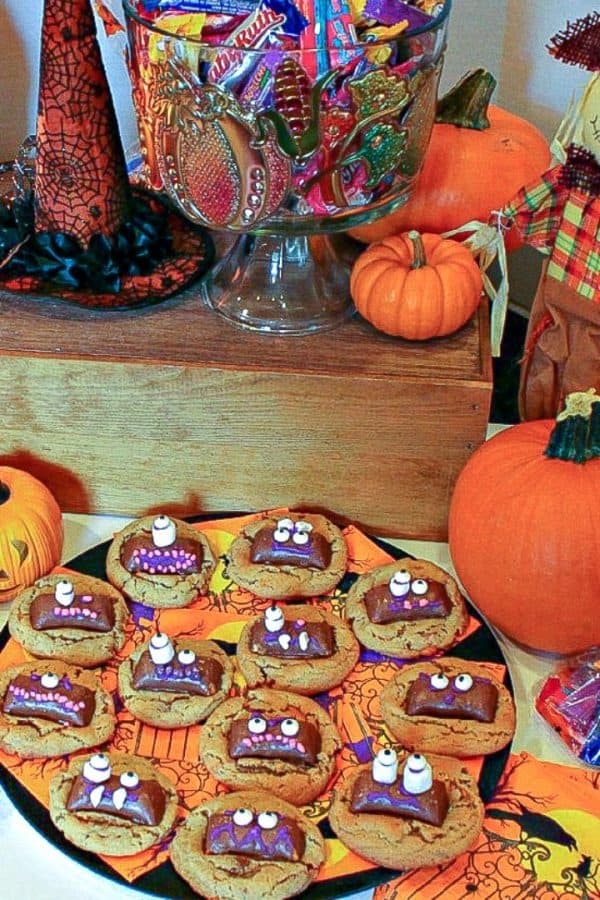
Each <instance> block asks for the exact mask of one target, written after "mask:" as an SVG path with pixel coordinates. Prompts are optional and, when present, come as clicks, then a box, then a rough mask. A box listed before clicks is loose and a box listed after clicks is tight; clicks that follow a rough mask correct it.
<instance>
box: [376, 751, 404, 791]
mask: <svg viewBox="0 0 600 900" xmlns="http://www.w3.org/2000/svg"><path fill="white" fill-rule="evenodd" d="M372 775H373V781H376V782H377V783H378V784H394V782H395V781H396V779H397V777H398V754H397V753H396V751H395V750H393V749H392V748H391V747H384V748H383V749H382V750H380V751H379V753H378V754H377V756H376V757H375V759H374V760H373V769H372Z"/></svg>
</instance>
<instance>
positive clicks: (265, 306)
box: [125, 0, 451, 334]
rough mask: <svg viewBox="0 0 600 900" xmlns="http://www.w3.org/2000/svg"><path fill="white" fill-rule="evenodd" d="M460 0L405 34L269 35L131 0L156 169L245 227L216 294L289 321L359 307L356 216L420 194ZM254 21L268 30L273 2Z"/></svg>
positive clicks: (213, 217) (225, 256)
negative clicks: (215, 27)
mask: <svg viewBox="0 0 600 900" xmlns="http://www.w3.org/2000/svg"><path fill="white" fill-rule="evenodd" d="M450 5H451V2H450V0H446V2H445V3H443V4H439V6H440V11H439V12H438V15H437V17H436V18H435V19H432V20H431V23H430V24H428V25H427V26H426V27H423V28H420V29H418V30H413V31H408V32H404V33H401V34H399V36H398V37H396V38H394V39H392V40H385V41H381V40H377V39H376V40H374V41H373V42H365V41H362V40H361V41H358V42H354V43H344V41H333V43H332V45H330V46H325V47H320V46H319V42H318V40H317V41H316V44H317V48H316V49H298V47H297V46H296V47H294V46H292V47H290V46H283V45H282V46H273V45H269V46H266V44H263V46H261V47H259V48H258V49H255V48H247V47H237V46H235V45H232V44H231V43H229V44H228V43H220V44H219V43H212V42H209V40H208V38H207V36H206V35H203V36H202V38H201V39H194V37H192V36H190V35H189V33H186V35H185V36H180V35H179V34H175V33H173V32H172V31H171V30H170V29H171V28H173V27H179V28H181V23H182V21H183V19H182V17H177V16H172V17H170V20H169V21H167V20H166V19H165V18H160V19H154V20H152V19H151V18H150V17H148V18H146V17H145V14H143V13H142V12H140V9H142V10H143V8H144V6H143V4H141V3H135V4H134V0H126V2H125V10H126V14H127V24H128V33H129V46H130V65H131V75H132V82H133V98H134V104H135V108H136V114H137V118H138V126H139V132H140V141H141V146H142V155H143V161H144V163H143V179H144V181H145V182H146V184H147V186H148V187H150V188H151V189H154V190H158V191H161V192H164V193H166V194H167V195H168V196H169V197H170V199H171V201H172V202H173V203H174V204H175V206H176V207H177V208H178V209H179V210H180V211H181V212H182V213H183V214H184V215H186V216H187V217H188V218H189V219H190V220H192V221H194V222H197V223H200V224H202V225H205V226H207V227H208V228H210V229H214V230H217V231H222V232H227V233H229V235H230V240H229V242H228V243H229V246H228V247H227V248H226V250H225V252H223V253H222V255H221V258H220V261H219V262H218V263H217V264H216V266H215V267H214V268H213V269H212V271H211V272H209V274H208V275H207V276H206V278H205V279H204V281H203V283H202V291H203V294H204V298H205V300H206V302H207V303H208V305H209V306H210V307H212V308H213V309H214V310H216V311H217V312H218V313H220V314H221V315H223V316H225V317H226V318H227V319H229V320H231V321H232V322H235V323H236V324H237V325H240V326H244V327H246V328H253V329H258V330H263V331H269V332H274V333H278V334H304V333H307V332H311V331H316V330H323V329H327V328H332V327H334V326H335V325H337V324H338V323H339V322H341V321H343V320H344V319H346V318H347V317H348V316H349V315H350V314H351V313H352V312H353V306H352V302H351V300H350V296H349V268H350V256H349V250H348V239H347V238H345V237H344V235H343V234H342V232H344V231H347V230H348V229H349V228H352V227H355V226H357V225H363V224H366V223H368V222H371V221H373V220H374V219H376V218H377V217H379V216H381V215H385V214H387V213H389V212H391V211H392V210H394V209H396V208H397V207H399V206H401V205H402V204H403V203H405V202H406V200H407V199H408V197H409V196H410V192H411V186H412V184H413V182H414V179H415V177H416V175H417V173H418V171H419V168H420V166H421V163H422V161H423V158H424V155H425V152H426V150H427V147H428V144H429V139H430V136H431V129H432V127H433V122H434V117H435V108H436V102H437V87H438V81H439V76H440V72H441V67H442V61H443V53H444V49H445V46H446V31H447V23H448V15H449V12H450ZM259 8H260V7H259ZM264 8H265V9H267V10H271V7H264ZM274 8H275V9H277V6H275V7H274ZM273 15H275V14H274V13H273ZM189 18H190V17H188V19H189ZM173 23H174V24H173ZM186 26H187V28H188V29H189V27H190V26H189V22H188V23H186ZM252 27H254V31H255V32H256V29H260V28H264V29H265V30H266V31H267V32H268V28H269V19H268V16H263V19H262V20H261V17H260V15H257V16H256V17H255V20H254V26H252ZM252 27H250V29H249V30H250V31H252ZM315 30H316V31H318V30H319V29H315ZM324 30H325V29H324ZM238 31H239V29H238ZM388 31H389V29H388ZM210 39H211V41H213V40H215V39H216V40H219V36H218V35H216V36H215V35H211V36H210ZM243 39H244V35H242V38H241V39H240V40H239V41H238V42H242V41H243ZM252 39H253V40H255V41H256V33H254V35H253V36H252ZM221 40H222V39H221ZM289 43H290V42H288V44H289ZM231 238H232V239H231Z"/></svg>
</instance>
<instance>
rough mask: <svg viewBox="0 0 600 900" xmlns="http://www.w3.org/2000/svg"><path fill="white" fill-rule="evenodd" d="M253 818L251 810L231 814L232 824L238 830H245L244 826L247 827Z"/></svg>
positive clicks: (239, 810) (237, 810)
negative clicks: (238, 827)
mask: <svg viewBox="0 0 600 900" xmlns="http://www.w3.org/2000/svg"><path fill="white" fill-rule="evenodd" d="M253 818H254V814H253V812H252V810H251V809H244V808H242V809H236V811H235V812H234V814H233V824H234V825H239V826H240V828H245V827H246V825H249V824H250V823H251V821H252V819H253Z"/></svg>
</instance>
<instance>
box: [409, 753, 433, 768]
mask: <svg viewBox="0 0 600 900" xmlns="http://www.w3.org/2000/svg"><path fill="white" fill-rule="evenodd" d="M406 765H407V766H409V768H410V770H411V772H423V771H424V769H426V768H427V765H428V763H427V760H426V759H425V757H424V756H423V754H422V753H411V755H410V756H409V757H408V758H407V760H406Z"/></svg>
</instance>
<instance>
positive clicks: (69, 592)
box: [54, 579, 75, 606]
mask: <svg viewBox="0 0 600 900" xmlns="http://www.w3.org/2000/svg"><path fill="white" fill-rule="evenodd" d="M54 599H55V600H56V602H57V603H60V605H61V606H70V605H71V603H72V602H73V600H74V599H75V589H74V587H73V585H72V584H71V582H70V581H68V580H67V579H61V581H58V582H57V583H56V587H55V589H54Z"/></svg>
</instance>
